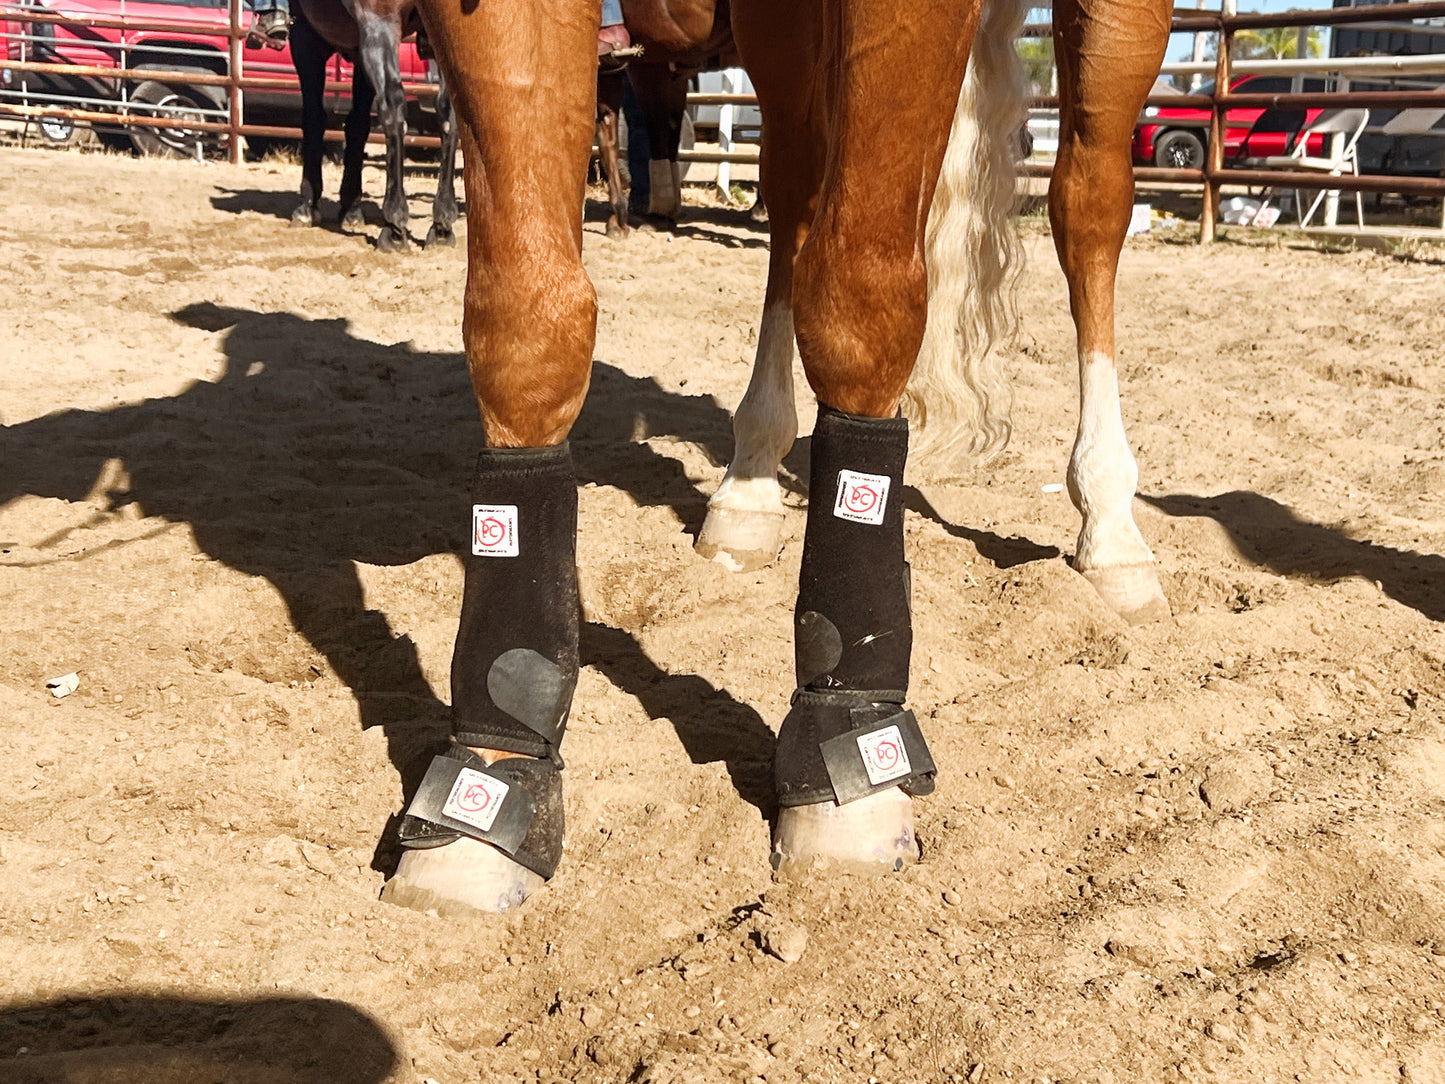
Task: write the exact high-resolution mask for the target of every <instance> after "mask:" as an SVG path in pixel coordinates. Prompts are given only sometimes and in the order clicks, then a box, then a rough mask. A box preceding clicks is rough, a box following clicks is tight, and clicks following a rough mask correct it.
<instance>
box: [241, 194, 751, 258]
mask: <svg viewBox="0 0 1445 1084" xmlns="http://www.w3.org/2000/svg"><path fill="white" fill-rule="evenodd" d="M213 202H214V201H213ZM611 214H612V207H611V206H610V205H609V204H608V203H607V202H606V201H605V200H601V199H590V198H589V199H588V200H587V206H586V209H585V210H584V212H583V216H582V221H583V223H584V224H585V225H587V226H591V227H594V228H593V229H591V230H589V231H588V232H589V233H599V234H600V233H602V232H603V231H602V230H600V229H596V227H598V226H602V225H605V224H606V222H607V219H608V218H609V217H610V216H611ZM751 216H752V211H751V209H750V208H746V207H743V208H738V207H695V206H691V205H688V206H685V207H684V208H683V212H682V221H681V222H679V223H677V224H676V225H669V224H667V223H666V222H665V221H664V220H662V219H660V218H659V219H653V218H650V217H647V216H639V215H636V214H630V215H629V216H628V223H629V225H630V226H631V228H632V229H634V230H641V231H651V232H654V233H672V234H675V235H676V236H678V237H686V238H689V239H691V240H696V241H711V242H712V243H713V244H716V245H721V246H722V247H723V248H767V247H768V224H767V223H766V222H757V221H755V220H754V219H753V218H752V217H751ZM729 229H745V230H747V231H748V232H747V234H746V235H740V234H736V233H731V232H728V230H729ZM614 243H615V244H622V245H625V244H626V243H627V242H626V240H621V241H617V242H614Z"/></svg>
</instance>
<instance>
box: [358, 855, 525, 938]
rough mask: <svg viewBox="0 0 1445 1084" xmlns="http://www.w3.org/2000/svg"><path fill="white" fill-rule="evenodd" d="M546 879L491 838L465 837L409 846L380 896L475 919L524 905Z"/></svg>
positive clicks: (416, 907)
mask: <svg viewBox="0 0 1445 1084" xmlns="http://www.w3.org/2000/svg"><path fill="white" fill-rule="evenodd" d="M542 884H543V881H542V878H541V876H540V875H538V874H536V873H533V872H532V871H531V870H529V869H527V868H526V867H525V866H520V865H518V864H517V863H516V862H513V861H512V860H511V859H510V858H508V857H507V856H506V855H505V854H503V853H502V852H501V851H499V850H497V848H495V847H493V846H492V845H491V844H490V843H481V842H479V841H477V840H475V839H468V838H466V837H465V836H463V837H462V838H461V839H459V840H457V841H456V842H455V843H448V844H447V845H446V846H444V847H429V848H409V849H408V850H407V851H406V852H405V853H404V854H403V855H402V856H401V862H400V864H398V866H397V867H396V876H394V877H392V879H391V880H389V881H387V882H386V884H385V885H384V886H383V887H382V890H381V898H382V899H383V900H385V901H386V902H387V903H394V904H396V905H397V906H398V907H408V908H410V909H411V910H413V911H425V912H428V913H430V914H434V915H437V916H439V917H441V918H474V917H476V916H478V915H494V914H499V913H501V912H503V911H510V910H512V909H513V908H515V907H520V906H521V905H522V904H523V903H524V902H525V901H526V899H527V897H528V896H530V895H531V894H532V893H533V892H535V891H536V890H537V889H538V888H540V887H541V886H542Z"/></svg>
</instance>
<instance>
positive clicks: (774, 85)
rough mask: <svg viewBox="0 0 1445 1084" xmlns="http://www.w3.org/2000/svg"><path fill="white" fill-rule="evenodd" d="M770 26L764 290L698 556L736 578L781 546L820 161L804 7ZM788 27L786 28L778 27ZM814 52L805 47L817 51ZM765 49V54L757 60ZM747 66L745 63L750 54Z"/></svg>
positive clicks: (763, 72)
mask: <svg viewBox="0 0 1445 1084" xmlns="http://www.w3.org/2000/svg"><path fill="white" fill-rule="evenodd" d="M769 18H770V19H772V20H774V22H773V24H772V28H771V29H770V31H769V32H768V33H767V34H766V35H763V36H761V40H759V41H758V42H756V43H753V42H750V43H749V44H751V45H753V52H754V54H755V55H756V62H755V63H754V64H753V67H752V71H751V78H752V81H753V86H754V88H755V89H756V90H757V92H758V95H759V98H760V100H763V101H765V102H766V103H767V105H766V108H767V110H768V114H767V124H768V127H767V137H766V138H765V139H764V140H763V147H762V156H761V161H760V163H759V178H760V188H761V189H762V190H763V191H766V192H767V199H768V206H769V208H770V212H771V216H770V219H769V232H770V234H771V240H772V243H771V245H770V248H769V253H768V287H767V293H766V295H765V296H764V299H763V315H762V320H761V322H760V324H759V327H758V348H757V352H756V354H755V356H754V359H753V371H752V376H751V378H750V379H749V380H748V390H747V391H746V392H745V393H744V395H743V398H742V402H741V403H739V404H738V408H737V411H736V412H735V413H734V414H733V458H732V462H731V463H730V464H728V469H727V474H726V475H724V477H723V480H722V482H721V484H719V486H718V488H717V492H715V493H714V494H713V496H712V498H711V499H710V500H709V501H708V504H707V518H706V519H705V520H703V524H702V530H700V531H699V532H698V536H697V551H698V553H699V554H701V555H702V556H703V557H706V558H708V559H710V560H713V561H717V562H718V563H719V564H722V565H724V566H725V567H727V568H730V569H732V570H733V571H735V572H747V571H751V570H753V569H755V568H761V567H762V566H763V565H766V564H770V563H771V562H772V561H773V559H774V558H775V557H777V555H778V548H779V546H780V545H781V544H782V532H783V519H784V511H783V499H782V489H781V487H780V486H779V485H778V467H779V465H780V464H781V463H782V461H783V456H785V455H787V454H788V449H790V448H791V447H792V446H793V441H794V440H795V439H796V438H797V435H798V413H797V408H796V406H795V405H794V399H793V260H794V259H795V257H796V256H797V254H798V249H799V248H800V247H801V245H802V243H803V239H804V238H805V237H806V236H807V231H808V224H809V223H810V222H811V221H812V219H813V213H814V211H815V209H816V207H817V199H818V190H819V188H820V187H821V186H822V183H823V168H824V162H825V155H826V154H827V132H826V131H825V130H824V129H823V128H822V125H823V123H824V118H823V116H822V115H821V113H820V111H819V110H817V109H815V108H813V102H812V101H811V99H810V97H809V95H808V94H806V93H801V92H800V85H799V84H800V80H799V76H800V75H801V74H802V73H801V72H800V71H799V69H798V68H797V67H796V65H795V64H794V62H793V58H794V57H795V56H796V55H797V53H796V52H795V48H796V43H798V42H802V41H807V40H808V38H809V34H810V31H811V32H814V33H815V32H816V30H817V26H816V24H817V20H816V18H815V17H814V16H813V15H812V14H811V13H810V12H809V11H808V10H807V9H806V7H804V6H802V5H798V6H792V5H789V6H786V7H783V8H780V9H779V10H778V11H776V12H773V13H771V14H770V15H769ZM783 21H786V22H787V23H788V26H787V28H786V30H784V28H783V27H782V26H780V25H779V24H781V23H782V22H783ZM816 47H817V46H816V45H813V46H811V47H810V48H816ZM764 50H767V51H766V52H764ZM775 51H776V52H775ZM750 59H752V57H751V56H750Z"/></svg>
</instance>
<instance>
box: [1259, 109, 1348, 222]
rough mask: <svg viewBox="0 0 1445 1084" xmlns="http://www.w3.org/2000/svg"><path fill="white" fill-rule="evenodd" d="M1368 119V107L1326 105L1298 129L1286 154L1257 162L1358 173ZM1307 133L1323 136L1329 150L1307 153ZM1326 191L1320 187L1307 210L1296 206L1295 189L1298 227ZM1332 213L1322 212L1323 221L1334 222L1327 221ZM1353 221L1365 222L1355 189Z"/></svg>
mask: <svg viewBox="0 0 1445 1084" xmlns="http://www.w3.org/2000/svg"><path fill="white" fill-rule="evenodd" d="M1369 123H1370V111H1369V110H1368V109H1326V110H1325V111H1324V112H1322V113H1321V114H1320V115H1319V116H1318V117H1316V118H1315V121H1314V123H1313V124H1307V125H1305V127H1304V128H1303V130H1302V131H1301V132H1300V135H1299V140H1298V141H1297V142H1296V143H1295V145H1294V149H1293V150H1291V151H1290V153H1289V154H1274V155H1270V156H1269V157H1268V158H1265V159H1263V160H1262V161H1261V163H1260V164H1261V165H1263V166H1264V167H1265V168H1266V169H1289V170H1300V171H1309V172H1317V173H1328V174H1329V175H1330V176H1332V177H1339V176H1342V175H1343V174H1345V173H1353V174H1354V175H1355V176H1356V177H1358V176H1359V175H1360V155H1359V143H1360V136H1361V135H1362V134H1363V133H1364V131H1365V125H1367V124H1369ZM1311 135H1323V136H1325V137H1326V140H1325V144H1326V147H1327V148H1328V152H1329V153H1328V156H1327V157H1321V156H1318V155H1311V154H1310V153H1309V143H1310V136H1311ZM1328 194H1329V190H1327V189H1321V190H1320V191H1319V192H1318V193H1317V194H1316V195H1315V198H1314V202H1313V203H1311V204H1310V208H1309V210H1308V211H1306V212H1304V213H1301V212H1300V208H1301V206H1302V205H1303V204H1302V201H1301V200H1300V194H1299V192H1298V191H1296V192H1295V194H1294V206H1295V214H1296V215H1297V216H1298V217H1299V224H1300V227H1301V228H1302V229H1303V228H1304V227H1306V226H1308V225H1309V224H1310V219H1311V218H1313V217H1314V214H1315V211H1317V210H1318V209H1319V206H1320V203H1321V201H1322V200H1324V198H1325V196H1326V195H1328ZM1335 195H1336V197H1337V198H1338V195H1339V192H1338V190H1335ZM1332 207H1333V205H1332ZM1333 217H1334V216H1333V213H1331V214H1328V215H1327V216H1326V219H1327V222H1326V224H1327V225H1330V226H1333V225H1334V222H1333V221H1329V219H1332V218H1333ZM1355 222H1356V223H1357V224H1358V225H1361V226H1363V225H1364V224H1365V201H1364V198H1363V197H1362V196H1361V194H1360V192H1359V191H1358V190H1357V191H1356V192H1355Z"/></svg>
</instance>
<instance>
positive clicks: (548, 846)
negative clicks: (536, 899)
mask: <svg viewBox="0 0 1445 1084" xmlns="http://www.w3.org/2000/svg"><path fill="white" fill-rule="evenodd" d="M562 832H563V822H562V777H561V776H560V775H559V774H558V771H557V767H556V765H554V764H553V763H552V762H551V761H550V760H535V759H532V758H530V757H508V758H506V759H503V760H499V761H497V762H496V763H494V764H490V765H489V764H487V763H486V762H485V761H483V760H482V759H481V758H480V757H478V756H476V755H475V754H474V753H472V752H471V751H470V750H468V749H465V748H462V747H460V746H453V747H451V748H450V749H448V750H447V751H446V752H445V753H443V754H442V755H440V756H437V757H433V758H432V762H431V764H430V765H429V766H428V768H427V771H426V775H425V776H423V777H422V781H421V786H420V787H418V788H417V792H416V794H415V795H414V796H413V798H412V800H411V804H410V805H408V806H407V809H406V815H405V816H404V817H403V818H402V822H401V827H400V829H399V832H398V836H399V838H400V840H401V844H402V846H404V847H415V848H425V847H442V846H446V845H447V844H449V843H455V842H456V841H457V840H458V839H460V838H461V837H462V836H467V837H469V838H471V839H476V840H480V841H481V842H483V843H490V844H491V845H492V846H494V847H496V848H497V849H498V850H499V851H501V852H502V853H503V854H505V855H507V856H508V857H509V858H511V859H513V860H514V861H516V862H517V863H519V864H520V865H523V866H526V867H527V868H528V869H530V870H532V871H533V872H534V873H537V874H539V875H540V876H542V877H543V878H550V877H551V876H552V874H553V872H554V871H555V870H556V868H557V861H558V859H559V858H560V857H561V853H562Z"/></svg>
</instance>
